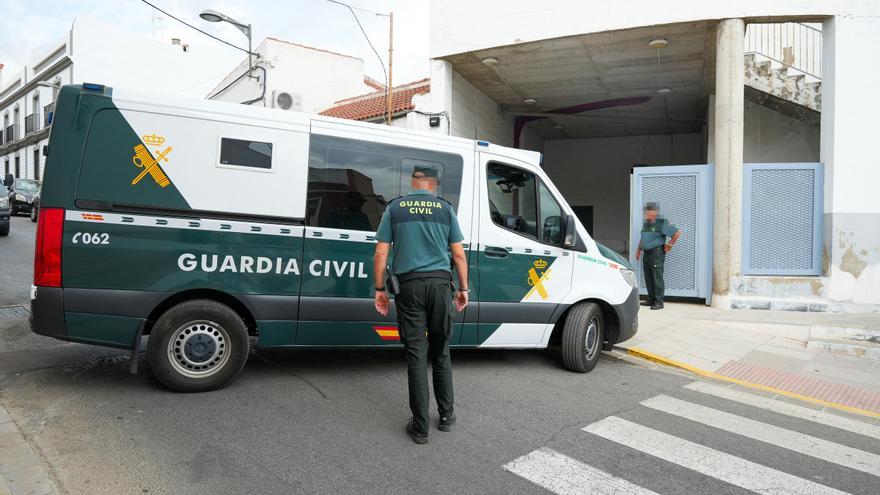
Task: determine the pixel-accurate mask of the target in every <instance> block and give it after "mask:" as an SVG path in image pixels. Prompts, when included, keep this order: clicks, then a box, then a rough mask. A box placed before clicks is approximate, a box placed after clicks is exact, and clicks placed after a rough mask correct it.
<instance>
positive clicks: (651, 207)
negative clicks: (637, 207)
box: [645, 201, 660, 211]
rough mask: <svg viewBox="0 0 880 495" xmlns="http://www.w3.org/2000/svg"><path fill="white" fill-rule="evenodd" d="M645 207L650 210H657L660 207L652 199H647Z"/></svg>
mask: <svg viewBox="0 0 880 495" xmlns="http://www.w3.org/2000/svg"><path fill="white" fill-rule="evenodd" d="M645 209H646V210H651V211H657V210H659V209H660V206H659V205H657V203H655V202H654V201H649V202H648V203H646V204H645Z"/></svg>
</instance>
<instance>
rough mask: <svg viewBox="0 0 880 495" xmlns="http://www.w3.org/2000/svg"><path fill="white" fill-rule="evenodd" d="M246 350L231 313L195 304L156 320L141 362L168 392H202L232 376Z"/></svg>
mask: <svg viewBox="0 0 880 495" xmlns="http://www.w3.org/2000/svg"><path fill="white" fill-rule="evenodd" d="M172 340H173V343H172ZM249 345H250V340H249V338H248V331H247V326H246V325H245V324H244V321H242V319H241V318H240V317H239V316H238V314H237V313H236V312H235V311H233V310H232V309H230V308H229V307H228V306H226V305H224V304H221V303H218V302H216V301H211V300H209V299H195V300H192V301H186V302H183V303H180V304H178V305H177V306H174V307H172V308H171V309H169V310H168V311H166V312H165V313H164V314H163V315H162V316H161V317H160V318H159V319H158V320H157V321H156V324H155V325H154V326H153V328H152V331H151V332H150V339H149V341H148V343H147V358H148V359H149V361H150V367H151V368H152V369H153V373H154V374H155V375H156V378H158V379H159V381H160V382H162V383H163V384H164V385H165V386H166V387H168V388H170V389H171V390H174V391H176V392H206V391H208V390H216V389H219V388H223V387H225V386H226V385H228V384H229V383H230V382H232V380H234V379H235V377H237V376H238V374H239V373H240V372H241V370H242V368H244V365H245V363H246V362H247V357H248V351H249V349H248V346H249Z"/></svg>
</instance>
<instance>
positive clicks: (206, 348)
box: [31, 84, 638, 391]
mask: <svg viewBox="0 0 880 495" xmlns="http://www.w3.org/2000/svg"><path fill="white" fill-rule="evenodd" d="M50 132H51V135H50V138H49V144H48V148H47V149H46V150H45V152H46V154H47V158H46V162H45V174H44V182H43V189H42V199H41V207H40V210H39V219H38V225H37V241H36V253H35V261H34V286H33V288H32V297H31V307H32V317H31V318H32V319H31V326H32V329H33V331H34V332H36V333H38V334H42V335H47V336H51V337H55V338H58V339H63V340H68V341H73V342H82V343H88V344H96V345H104V346H115V347H120V348H126V349H133V353H135V352H137V349H138V347H139V345H140V342H141V340H142V339H141V336H142V335H147V336H149V338H148V340H147V342H148V343H147V355H148V361H149V363H150V365H151V367H152V369H153V371H154V374H155V375H156V377H157V378H158V379H159V380H160V381H161V382H162V383H164V384H165V385H166V386H168V387H170V388H171V389H173V390H177V391H203V390H210V389H216V388H219V387H222V386H224V385H226V384H228V383H229V382H230V381H232V380H233V379H234V378H235V377H236V376H237V375H238V373H239V372H240V371H241V370H242V367H243V366H244V364H245V361H246V360H247V356H248V353H249V349H250V347H251V346H257V347H263V348H268V347H299V348H326V347H347V348H351V347H361V348H370V347H373V348H379V347H394V346H399V345H400V341H399V338H398V334H397V327H396V315H395V314H394V313H393V312H392V314H390V315H389V316H388V317H387V318H386V317H382V316H380V315H379V314H378V313H377V312H376V311H375V309H374V307H373V297H372V296H373V292H372V291H373V290H374V289H373V287H374V286H373V280H372V277H371V272H372V270H371V267H372V257H373V252H374V248H375V237H374V236H375V230H376V228H377V226H378V223H379V220H380V218H381V215H382V212H383V211H384V209H385V207H386V205H388V204H389V203H391V202H393V201H398V200H399V197H400V196H401V195H403V194H405V193H407V192H409V191H408V187H409V178H410V176H411V173H412V170H413V168H414V167H423V168H424V167H429V168H432V169H434V170H436V171H437V172H438V176H439V178H440V185H439V188H440V190H439V191H438V195H439V196H441V197H442V198H444V199H445V200H446V201H448V202H449V203H451V204H452V205H453V206H454V207H455V209H456V211H457V213H458V219H459V223H460V224H461V228H462V231H463V233H464V236H465V241H464V247H465V249H466V252H467V253H468V259H469V274H470V284H469V285H470V288H471V290H472V298H471V303H470V305H469V306H468V307H467V309H466V310H465V311H464V312H462V313H459V314H456V316H455V319H454V330H453V334H452V336H451V344H452V345H453V346H454V347H458V348H511V349H513V348H515V349H540V348H546V347H548V346H561V355H562V361H563V363H564V365H565V367H566V368H568V369H570V370H574V371H580V372H585V371H589V370H591V369H592V368H593V367H594V366H595V364H596V362H597V360H598V357H599V351H600V350H601V349H602V348H603V346H605V347H607V346H610V345H611V344H614V343H616V342H620V341H623V340H626V339H628V338H630V337H632V336H633V335H634V334H635V332H636V329H637V325H638V319H637V314H638V292H637V289H636V285H637V283H636V279H635V276H634V275H633V272H632V270H631V268H630V267H628V266H627V261H626V260H625V259H623V258H622V257H621V256H620V255H618V254H617V253H614V252H612V251H610V250H608V249H606V248H605V247H604V246H602V245H600V244H598V243H596V242H594V241H593V240H592V239H591V238H590V236H589V234H588V233H587V231H586V230H585V229H584V227H583V226H582V225H581V224H580V223H579V221H578V220H577V219H576V218H575V217H574V216H573V215H572V209H571V207H570V206H569V205H568V204H566V202H565V201H564V200H563V198H562V195H561V194H560V193H559V191H558V190H557V189H556V187H555V186H554V185H553V183H552V181H550V179H549V178H548V177H547V174H546V173H544V171H543V170H542V169H541V157H540V154H538V153H535V152H530V151H524V150H519V149H510V148H505V147H501V146H496V145H493V144H490V143H487V142H484V141H473V140H469V139H461V138H455V137H449V136H441V135H437V134H430V133H422V132H415V131H410V130H404V129H398V128H394V127H386V126H381V125H375V124H365V123H359V122H352V121H345V120H339V119H333V118H327V117H321V116H315V115H306V114H300V113H294V112H285V111H280V110H271V109H265V108H253V107H249V106H243V105H234V104H229V103H220V102H212V101H203V100H185V99H178V98H173V97H168V96H156V95H148V94H136V93H129V92H126V91H120V90H113V89H111V88H109V87H105V86H102V85H97V84H82V85H70V86H65V87H63V88H62V90H61V92H60V96H59V98H58V100H57V102H56V105H55V117H54V122H53V123H52V127H51V131H50Z"/></svg>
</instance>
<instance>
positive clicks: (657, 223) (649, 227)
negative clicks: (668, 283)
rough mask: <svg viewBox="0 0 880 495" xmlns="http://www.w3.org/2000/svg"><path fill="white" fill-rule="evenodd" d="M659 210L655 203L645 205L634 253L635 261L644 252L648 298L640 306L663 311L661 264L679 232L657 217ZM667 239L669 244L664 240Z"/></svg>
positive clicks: (676, 240) (663, 288) (663, 219)
mask: <svg viewBox="0 0 880 495" xmlns="http://www.w3.org/2000/svg"><path fill="white" fill-rule="evenodd" d="M659 214H660V208H659V207H658V206H657V203H653V202H650V203H648V204H646V205H645V223H644V225H642V235H641V239H640V240H639V247H638V250H637V251H636V260H637V261H638V259H639V258H640V257H641V255H642V251H644V252H645V259H644V261H643V265H642V266H643V267H644V274H645V286H646V288H647V289H648V298H647V299H646V300H645V302H643V303H641V304H642V306H651V309H663V292H664V290H665V285H664V281H663V264H664V262H665V261H666V253H668V252H669V250H670V249H672V246H673V245H675V243H676V242H678V238H679V237H681V230H679V229H678V227H675V226H673V225H671V224H670V223H669V222H668V221H667V220H666V219H665V218H661V217H660V216H659ZM667 237H669V238H670V240H669V242H667V241H666V238H667Z"/></svg>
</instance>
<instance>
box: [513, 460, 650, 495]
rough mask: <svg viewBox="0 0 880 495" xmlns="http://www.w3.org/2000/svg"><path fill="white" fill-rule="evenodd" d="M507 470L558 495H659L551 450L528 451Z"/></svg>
mask: <svg viewBox="0 0 880 495" xmlns="http://www.w3.org/2000/svg"><path fill="white" fill-rule="evenodd" d="M504 469H506V470H508V471H510V472H511V473H514V474H517V475H519V476H522V477H523V478H525V479H527V480H529V481H531V482H532V483H534V484H536V485H538V486H541V487H543V488H546V489H547V490H549V491H551V492H553V493H558V494H559V495H579V494H583V495H588V494H598V495H657V494H656V493H655V492H652V491H650V490H646V489H644V488H642V487H640V486H638V485H634V484H632V483H630V482H629V481H627V480H625V479H622V478H618V477H616V476H612V475H610V474H608V473H606V472H605V471H602V470H600V469H596V468H594V467H592V466H588V465H586V464H584V463H582V462H580V461H578V460H575V459H572V458H571V457H568V456H566V455H564V454H560V453H559V452H556V451H555V450H551V449H548V448H541V449H538V450H534V451H532V452H529V453H528V454H526V455H524V456H522V457H520V458H518V459H516V460H513V461H511V462H509V463H507V464H505V465H504Z"/></svg>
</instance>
